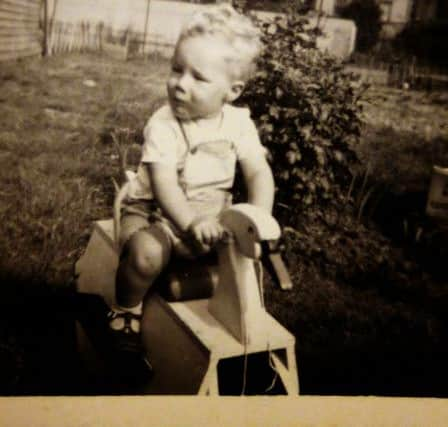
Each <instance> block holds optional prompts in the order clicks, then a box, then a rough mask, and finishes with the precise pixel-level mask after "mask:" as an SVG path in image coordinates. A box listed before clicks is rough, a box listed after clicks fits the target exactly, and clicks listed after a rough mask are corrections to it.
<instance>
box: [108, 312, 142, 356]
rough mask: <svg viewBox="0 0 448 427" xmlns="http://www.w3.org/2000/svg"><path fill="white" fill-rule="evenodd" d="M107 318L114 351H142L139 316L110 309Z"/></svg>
mask: <svg viewBox="0 0 448 427" xmlns="http://www.w3.org/2000/svg"><path fill="white" fill-rule="evenodd" d="M108 318H109V328H110V332H111V335H112V337H113V346H114V350H116V351H119V352H122V351H125V352H134V353H140V352H142V351H143V348H142V344H141V336H140V321H141V314H135V313H132V312H130V311H122V310H120V309H118V310H117V309H111V310H110V311H109V313H108Z"/></svg>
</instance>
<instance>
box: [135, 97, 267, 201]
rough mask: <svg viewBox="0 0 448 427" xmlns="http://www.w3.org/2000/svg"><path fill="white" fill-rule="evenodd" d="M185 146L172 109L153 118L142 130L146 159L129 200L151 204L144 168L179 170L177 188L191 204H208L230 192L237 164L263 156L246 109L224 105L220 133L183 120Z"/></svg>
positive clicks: (148, 183)
mask: <svg viewBox="0 0 448 427" xmlns="http://www.w3.org/2000/svg"><path fill="white" fill-rule="evenodd" d="M182 127H183V129H184V131H185V134H186V135H187V139H188V141H186V139H185V137H184V134H183V132H182V128H181V126H180V124H179V122H178V120H177V119H176V118H175V117H174V115H173V114H172V111H171V109H170V107H169V106H168V105H165V106H163V107H161V108H160V109H159V110H157V111H156V112H155V113H154V114H153V116H152V117H151V118H150V119H149V121H148V123H147V124H146V126H145V129H144V144H143V150H142V158H141V162H140V165H139V167H138V170H137V174H136V176H135V178H134V179H133V181H132V182H131V187H130V193H129V197H130V198H131V199H152V198H153V194H152V191H151V183H150V180H149V175H148V171H147V167H146V164H148V163H161V164H167V165H175V166H176V168H177V171H178V177H179V184H180V186H181V188H182V189H183V190H184V192H185V194H186V196H187V199H188V200H192V201H194V200H204V198H207V195H210V194H212V193H213V192H215V193H217V192H221V193H222V191H223V190H224V191H226V190H229V189H230V188H231V187H232V185H233V181H234V177H235V168H236V162H237V161H239V160H242V159H245V158H247V157H249V156H251V157H257V156H262V157H263V156H265V149H264V147H263V146H262V145H261V143H260V139H259V136H258V132H257V129H256V127H255V124H254V122H253V121H252V120H251V118H250V112H249V110H248V109H247V108H239V107H234V106H231V105H228V104H226V105H224V107H223V114H222V119H221V122H220V125H219V128H217V129H214V130H209V129H204V128H203V127H200V126H199V125H198V123H196V122H195V121H183V122H182Z"/></svg>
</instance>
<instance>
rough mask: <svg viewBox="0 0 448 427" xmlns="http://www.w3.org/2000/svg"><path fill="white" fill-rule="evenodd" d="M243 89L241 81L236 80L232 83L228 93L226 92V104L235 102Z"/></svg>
mask: <svg viewBox="0 0 448 427" xmlns="http://www.w3.org/2000/svg"><path fill="white" fill-rule="evenodd" d="M243 89H244V82H243V81H242V80H237V81H235V82H233V83H232V85H231V86H230V89H229V91H228V92H227V95H226V101H227V102H232V101H235V99H237V98H238V97H239V96H240V95H241V92H242V91H243Z"/></svg>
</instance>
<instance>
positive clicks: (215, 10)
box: [177, 3, 262, 80]
mask: <svg viewBox="0 0 448 427" xmlns="http://www.w3.org/2000/svg"><path fill="white" fill-rule="evenodd" d="M198 36H213V37H217V38H219V39H220V40H222V41H224V42H225V44H226V45H227V46H228V47H229V48H230V49H229V52H231V53H230V54H229V55H228V56H227V57H225V59H226V60H227V61H228V62H229V63H230V64H231V65H232V70H231V71H232V73H233V74H235V77H238V78H240V79H243V80H247V79H249V78H250V77H251V75H252V74H253V72H254V71H255V59H256V58H257V56H258V55H259V53H260V51H261V46H262V45H261V41H260V31H259V30H258V28H257V27H256V26H255V25H254V24H253V23H252V21H251V20H250V19H249V18H248V17H246V16H244V15H242V14H240V13H238V12H237V11H236V10H235V9H234V8H233V7H232V6H231V5H230V4H227V3H222V4H219V5H216V6H209V7H207V9H206V10H203V11H200V12H197V13H195V14H194V15H193V16H192V18H191V19H190V21H188V22H187V23H186V25H185V26H184V27H183V28H182V30H181V33H180V35H179V39H178V41H177V45H179V43H181V42H182V41H183V40H185V39H187V38H190V37H198Z"/></svg>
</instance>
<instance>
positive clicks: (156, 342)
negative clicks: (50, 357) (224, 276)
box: [76, 221, 299, 395]
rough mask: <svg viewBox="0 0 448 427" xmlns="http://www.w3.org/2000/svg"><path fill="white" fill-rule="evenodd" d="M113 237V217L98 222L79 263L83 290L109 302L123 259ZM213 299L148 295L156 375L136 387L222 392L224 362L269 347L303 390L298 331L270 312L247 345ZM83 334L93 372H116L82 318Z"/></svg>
mask: <svg viewBox="0 0 448 427" xmlns="http://www.w3.org/2000/svg"><path fill="white" fill-rule="evenodd" d="M111 236H112V222H111V221H99V222H97V223H95V226H94V232H93V234H92V237H91V240H90V242H89V245H88V247H87V249H86V251H85V254H84V256H83V257H82V258H81V259H80V260H79V262H78V263H77V266H76V270H77V273H78V275H79V279H78V292H80V293H82V294H93V295H97V296H100V297H101V298H102V299H103V300H104V301H105V302H106V303H107V304H110V303H111V302H112V301H113V292H114V286H113V283H114V277H115V270H116V266H117V262H118V260H117V254H116V251H115V249H114V246H113V241H112V239H111ZM208 302H209V299H207V298H203V299H197V300H189V301H179V302H167V301H166V300H165V299H163V298H162V297H161V296H160V295H158V294H152V295H151V296H150V297H148V298H147V300H146V301H145V304H144V310H143V320H142V326H141V327H142V338H143V344H144V346H145V350H146V352H147V355H148V359H149V360H150V361H151V364H152V365H153V368H154V376H153V377H152V379H151V380H150V381H148V382H147V383H146V384H142V385H140V386H139V387H137V388H135V389H134V390H132V391H131V392H132V393H136V394H160V395H165V394H180V395H191V394H198V395H218V394H219V390H220V384H219V375H218V364H219V363H220V361H224V360H227V359H230V358H236V357H245V356H247V355H251V354H256V353H261V352H269V355H270V357H271V360H272V364H273V366H275V370H276V372H277V373H278V376H279V378H280V379H281V381H282V383H283V386H284V389H285V391H286V393H287V394H291V395H297V394H298V393H299V384H298V374H297V367H296V360H295V338H294V336H293V335H292V334H290V333H289V332H288V331H287V330H286V329H285V328H284V327H283V326H282V325H280V323H278V322H277V321H276V320H275V319H274V318H273V317H272V316H270V315H269V314H268V313H265V315H264V316H263V318H262V319H261V322H262V327H261V330H263V331H265V333H263V334H258V335H257V336H256V337H254V339H252V340H251V342H250V343H249V344H247V345H243V344H241V343H240V342H239V341H238V340H237V339H236V338H235V337H234V336H233V335H232V334H231V333H230V332H229V331H228V330H226V329H225V328H224V327H223V326H222V325H221V324H220V323H219V322H218V321H217V320H216V319H215V318H214V317H213V316H212V315H211V314H210V312H209V310H208ZM91 323H92V322H91ZM93 323H94V322H93ZM77 338H78V348H79V351H80V353H81V354H82V356H83V358H84V360H85V361H86V363H87V365H89V366H90V367H91V369H92V371H94V372H95V373H96V374H98V375H105V376H107V375H111V373H107V372H101V371H102V366H103V363H102V360H101V355H100V354H101V351H99V350H98V345H100V344H99V343H100V341H101V340H99V339H98V336H95V334H92V326H89V322H84V324H82V322H78V325H77ZM282 356H283V357H282ZM112 374H113V373H112ZM128 391H129V390H128Z"/></svg>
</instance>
